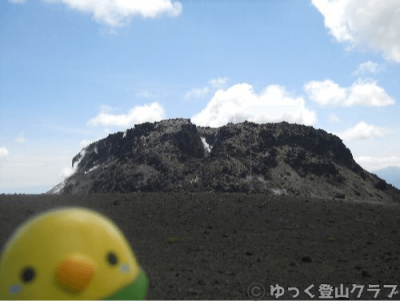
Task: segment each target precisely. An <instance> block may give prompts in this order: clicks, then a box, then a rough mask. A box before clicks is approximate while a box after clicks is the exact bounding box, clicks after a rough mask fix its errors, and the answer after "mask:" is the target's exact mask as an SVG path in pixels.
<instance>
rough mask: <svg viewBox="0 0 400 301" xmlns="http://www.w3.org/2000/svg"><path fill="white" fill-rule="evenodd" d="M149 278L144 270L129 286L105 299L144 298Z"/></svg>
mask: <svg viewBox="0 0 400 301" xmlns="http://www.w3.org/2000/svg"><path fill="white" fill-rule="evenodd" d="M148 285H149V280H148V278H147V276H146V274H145V272H144V271H143V270H140V274H139V277H138V278H137V279H136V280H135V281H134V282H133V283H132V284H131V285H129V286H127V287H125V288H124V289H122V290H120V291H119V292H118V293H116V294H114V295H112V296H111V297H108V298H106V299H104V300H144V299H145V298H146V294H147V288H148Z"/></svg>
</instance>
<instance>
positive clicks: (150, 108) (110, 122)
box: [87, 102, 165, 128]
mask: <svg viewBox="0 0 400 301" xmlns="http://www.w3.org/2000/svg"><path fill="white" fill-rule="evenodd" d="M164 118H165V113H164V109H163V108H162V107H161V106H160V105H159V104H158V103H157V102H154V103H152V104H149V105H143V106H136V107H134V108H132V109H131V110H130V111H129V112H128V113H127V114H120V115H113V114H110V113H108V112H101V113H100V114H99V115H97V116H96V117H94V118H92V119H91V120H89V122H88V123H87V124H88V125H91V126H120V127H124V128H126V127H132V126H134V125H135V124H138V123H143V122H154V121H160V120H162V119H164Z"/></svg>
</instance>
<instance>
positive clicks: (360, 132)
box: [337, 122, 388, 140]
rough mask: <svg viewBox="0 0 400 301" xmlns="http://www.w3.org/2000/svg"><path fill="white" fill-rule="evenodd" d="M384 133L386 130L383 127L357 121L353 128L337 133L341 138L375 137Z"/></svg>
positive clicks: (362, 138) (363, 138) (364, 138)
mask: <svg viewBox="0 0 400 301" xmlns="http://www.w3.org/2000/svg"><path fill="white" fill-rule="evenodd" d="M386 133H388V130H387V129H385V128H381V127H377V126H374V125H370V124H367V123H365V122H359V123H358V124H357V125H356V126H354V127H353V128H350V129H347V130H345V131H344V132H343V133H339V134H337V135H338V136H339V137H340V138H342V139H343V140H358V139H361V140H366V139H372V138H375V137H382V136H384V135H385V134H386Z"/></svg>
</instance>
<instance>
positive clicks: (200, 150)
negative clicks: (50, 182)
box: [48, 118, 400, 201]
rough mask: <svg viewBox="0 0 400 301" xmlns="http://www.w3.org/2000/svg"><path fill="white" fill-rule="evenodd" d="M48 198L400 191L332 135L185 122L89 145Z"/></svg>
mask: <svg viewBox="0 0 400 301" xmlns="http://www.w3.org/2000/svg"><path fill="white" fill-rule="evenodd" d="M72 166H75V167H76V172H75V173H74V174H73V175H72V176H70V177H69V178H67V179H66V180H65V181H63V182H62V183H60V184H59V185H57V186H56V187H54V188H53V189H52V190H50V191H49V192H48V193H61V194H77V193H102V192H108V193H109V192H115V193H128V192H138V191H141V192H183V191H187V192H263V193H270V194H285V195H292V196H308V197H321V198H347V199H358V200H364V199H373V200H376V201H391V200H393V198H395V199H396V198H398V197H399V196H400V191H399V190H398V189H396V188H394V187H393V186H392V185H390V184H387V183H386V182H385V181H384V180H382V179H380V178H378V177H377V176H376V175H374V174H372V173H369V172H367V171H366V170H364V169H363V168H362V167H361V166H359V165H358V164H357V163H356V162H355V161H354V159H353V156H352V154H351V152H350V150H349V149H348V148H347V147H346V146H345V145H344V144H343V142H342V141H341V140H340V138H338V137H337V136H335V135H333V134H329V133H327V132H325V131H323V130H320V129H319V130H316V129H314V128H313V127H310V126H304V125H297V124H289V123H287V122H281V123H266V124H256V123H253V122H247V121H245V122H243V123H238V124H232V123H229V124H227V125H225V126H222V127H220V128H210V127H200V126H196V125H194V124H192V123H191V121H190V119H182V118H178V119H168V120H162V121H160V122H154V123H149V122H146V123H142V124H138V125H136V126H135V127H134V128H131V129H128V130H126V131H125V132H118V133H115V134H110V135H109V136H108V137H107V138H104V139H102V140H99V141H96V142H94V143H92V144H90V145H89V146H87V147H86V148H84V149H83V150H82V151H81V152H80V153H79V154H77V155H76V156H75V157H74V158H73V159H72Z"/></svg>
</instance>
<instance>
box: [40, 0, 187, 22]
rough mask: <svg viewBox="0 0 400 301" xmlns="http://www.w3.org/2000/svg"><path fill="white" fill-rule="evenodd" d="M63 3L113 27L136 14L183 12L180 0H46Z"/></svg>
mask: <svg viewBox="0 0 400 301" xmlns="http://www.w3.org/2000/svg"><path fill="white" fill-rule="evenodd" d="M46 2H49V3H63V4H65V5H66V6H68V7H69V8H71V9H74V10H77V11H80V12H84V13H90V14H92V15H93V17H94V19H95V20H96V21H98V22H102V23H106V24H107V25H109V26H112V27H121V26H124V25H126V24H127V23H129V21H130V20H131V19H132V18H133V17H135V16H142V17H144V18H155V17H157V16H159V15H161V14H167V15H169V16H171V17H176V16H178V15H179V14H180V13H181V12H182V4H181V3H180V2H171V0H145V1H137V0H46Z"/></svg>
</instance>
